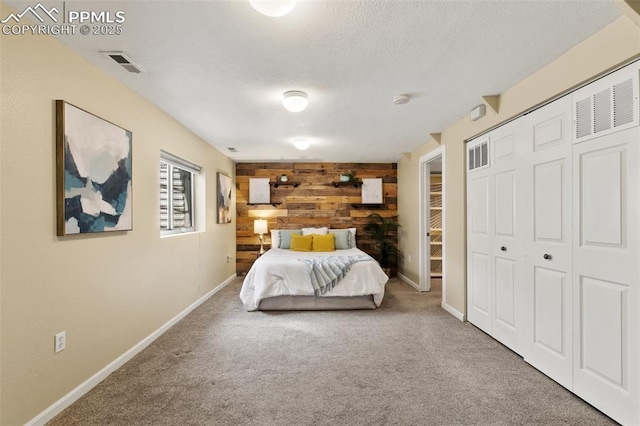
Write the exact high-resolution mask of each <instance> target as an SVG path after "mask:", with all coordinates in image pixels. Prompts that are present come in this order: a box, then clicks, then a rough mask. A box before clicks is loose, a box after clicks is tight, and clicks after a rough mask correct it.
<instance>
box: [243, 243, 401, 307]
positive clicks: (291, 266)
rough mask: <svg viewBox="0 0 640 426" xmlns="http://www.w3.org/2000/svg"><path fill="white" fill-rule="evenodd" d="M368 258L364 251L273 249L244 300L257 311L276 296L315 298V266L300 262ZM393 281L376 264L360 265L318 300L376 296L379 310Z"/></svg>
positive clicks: (253, 273)
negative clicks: (333, 258) (312, 282)
mask: <svg viewBox="0 0 640 426" xmlns="http://www.w3.org/2000/svg"><path fill="white" fill-rule="evenodd" d="M337 255H340V256H367V254H366V253H365V252H363V251H362V250H360V249H357V248H352V249H348V250H338V251H333V252H300V251H291V250H285V249H279V248H272V249H270V250H268V251H267V252H266V253H265V254H263V255H262V256H260V257H259V258H258V260H256V262H255V263H254V264H253V266H252V267H251V269H250V270H249V272H248V273H247V276H246V277H245V279H244V282H243V284H242V289H241V290H240V299H242V303H243V304H244V307H245V309H246V310H248V311H255V310H257V309H258V305H260V301H261V300H262V299H266V298H268V297H274V296H314V293H313V286H312V285H311V266H310V265H309V264H308V263H307V262H301V261H300V259H313V258H315V257H318V256H337ZM388 280H389V277H387V275H386V274H385V273H384V272H383V271H382V268H380V265H379V264H378V262H376V261H375V260H372V261H370V262H358V263H355V264H353V265H352V266H351V269H350V270H349V273H347V275H346V276H345V277H344V278H343V279H341V280H340V282H338V284H337V285H336V286H335V287H334V288H333V290H331V291H329V292H327V293H325V294H324V295H322V296H318V297H337V296H340V297H348V296H367V295H372V296H373V301H374V303H375V304H376V306H380V303H382V298H383V297H384V286H385V284H386V283H387V281H388Z"/></svg>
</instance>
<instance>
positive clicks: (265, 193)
mask: <svg viewBox="0 0 640 426" xmlns="http://www.w3.org/2000/svg"><path fill="white" fill-rule="evenodd" d="M270 203H271V187H270V186H269V178H251V179H249V204H270Z"/></svg>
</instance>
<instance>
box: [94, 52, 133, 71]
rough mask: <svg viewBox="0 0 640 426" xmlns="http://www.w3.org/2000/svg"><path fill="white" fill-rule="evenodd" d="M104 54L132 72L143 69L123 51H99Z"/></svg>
mask: <svg viewBox="0 0 640 426" xmlns="http://www.w3.org/2000/svg"><path fill="white" fill-rule="evenodd" d="M100 53H102V54H103V55H105V56H106V57H107V58H111V59H112V60H113V61H115V62H116V63H117V64H119V65H120V66H121V67H122V68H124V69H125V70H127V71H129V72H130V73H133V74H140V73H143V72H144V70H143V69H142V68H141V67H140V66H139V65H138V64H136V63H135V62H133V60H131V58H129V57H128V56H127V55H126V54H125V53H124V52H100Z"/></svg>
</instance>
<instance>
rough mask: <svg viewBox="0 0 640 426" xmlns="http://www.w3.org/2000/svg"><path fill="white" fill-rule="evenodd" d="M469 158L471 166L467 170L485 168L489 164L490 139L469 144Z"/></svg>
mask: <svg viewBox="0 0 640 426" xmlns="http://www.w3.org/2000/svg"><path fill="white" fill-rule="evenodd" d="M467 159H468V161H469V167H468V169H467V170H469V171H471V170H475V169H480V168H485V167H487V166H488V165H489V141H488V140H485V141H484V142H481V143H478V144H475V143H474V144H473V145H472V146H467Z"/></svg>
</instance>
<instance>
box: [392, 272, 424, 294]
mask: <svg viewBox="0 0 640 426" xmlns="http://www.w3.org/2000/svg"><path fill="white" fill-rule="evenodd" d="M398 278H400V279H401V280H402V281H404V282H405V283H407V284H409V285H410V286H411V287H413V288H415V289H416V290H418V291H422V290H420V286H419V285H418V284H417V283H416V282H414V281H412V280H410V279H409V278H407V277H406V276H404V275H402V274H401V273H400V272H398Z"/></svg>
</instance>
